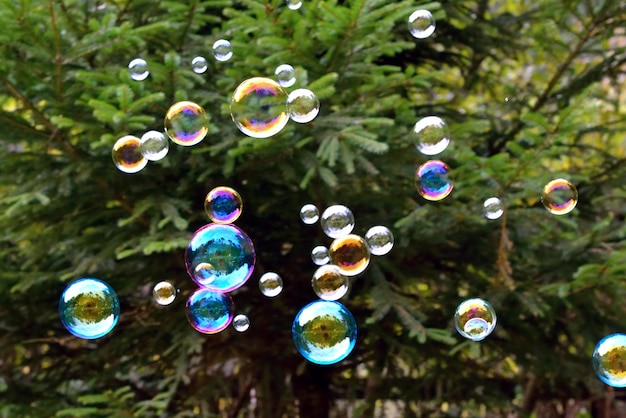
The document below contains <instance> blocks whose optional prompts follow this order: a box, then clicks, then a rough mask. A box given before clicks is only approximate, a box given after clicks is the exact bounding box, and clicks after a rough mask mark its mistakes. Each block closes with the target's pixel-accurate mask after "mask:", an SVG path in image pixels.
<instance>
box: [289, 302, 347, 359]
mask: <svg viewBox="0 0 626 418" xmlns="http://www.w3.org/2000/svg"><path fill="white" fill-rule="evenodd" d="M291 332H292V335H293V342H294V344H295V346H296V348H297V349H298V351H299V352H300V354H301V355H302V356H303V357H304V358H305V359H307V360H308V361H310V362H312V363H316V364H334V363H337V362H339V361H341V360H343V359H344V358H346V357H347V356H348V355H349V354H350V353H351V352H352V349H354V345H355V344H356V333H357V328H356V321H355V320H354V316H352V313H350V311H349V310H348V309H347V308H346V307H345V306H343V305H342V304H341V303H339V302H333V301H327V300H317V301H315V302H311V303H309V304H308V305H306V306H305V307H304V308H302V309H301V310H300V312H298V314H297V315H296V318H295V319H294V321H293V326H292V327H291Z"/></svg>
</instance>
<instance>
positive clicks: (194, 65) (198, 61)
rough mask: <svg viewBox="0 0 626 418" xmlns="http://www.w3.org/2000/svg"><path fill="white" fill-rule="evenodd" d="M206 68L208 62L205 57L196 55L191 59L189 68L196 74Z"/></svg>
mask: <svg viewBox="0 0 626 418" xmlns="http://www.w3.org/2000/svg"><path fill="white" fill-rule="evenodd" d="M207 68H209V64H208V63H207V60H206V58H204V57H201V56H197V57H195V58H194V59H192V60H191V69H192V70H193V72H194V73H196V74H202V73H204V72H205V71H206V70H207Z"/></svg>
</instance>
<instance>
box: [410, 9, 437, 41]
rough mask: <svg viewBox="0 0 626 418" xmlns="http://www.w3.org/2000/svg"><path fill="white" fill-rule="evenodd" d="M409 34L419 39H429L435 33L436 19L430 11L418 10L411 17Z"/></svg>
mask: <svg viewBox="0 0 626 418" xmlns="http://www.w3.org/2000/svg"><path fill="white" fill-rule="evenodd" d="M409 32H411V35H413V37H414V38H417V39H425V38H428V37H429V36H430V35H432V34H433V33H434V32H435V18H434V17H433V15H432V13H430V12H429V11H428V10H416V11H414V12H413V13H411V15H410V16H409Z"/></svg>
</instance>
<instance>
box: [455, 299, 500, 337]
mask: <svg viewBox="0 0 626 418" xmlns="http://www.w3.org/2000/svg"><path fill="white" fill-rule="evenodd" d="M454 326H455V327H456V330H457V331H458V332H459V334H461V335H462V336H463V337H465V338H467V339H470V340H472V341H481V340H484V339H485V338H486V337H487V336H488V335H489V334H491V332H492V331H493V329H494V328H495V327H496V311H494V310H493V307H492V306H491V305H490V304H489V302H487V301H485V300H483V299H478V298H476V299H468V300H466V301H464V302H462V303H461V304H460V305H459V306H458V307H457V308H456V311H455V312H454Z"/></svg>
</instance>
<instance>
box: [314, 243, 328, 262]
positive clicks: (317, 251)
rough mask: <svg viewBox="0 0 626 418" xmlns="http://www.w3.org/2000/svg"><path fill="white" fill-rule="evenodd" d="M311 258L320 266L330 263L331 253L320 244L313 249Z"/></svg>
mask: <svg viewBox="0 0 626 418" xmlns="http://www.w3.org/2000/svg"><path fill="white" fill-rule="evenodd" d="M311 260H313V262H314V263H315V264H316V265H318V266H323V265H324V264H328V263H330V253H329V252H328V248H326V247H324V246H323V245H318V246H317V247H315V248H313V250H312V251H311Z"/></svg>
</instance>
